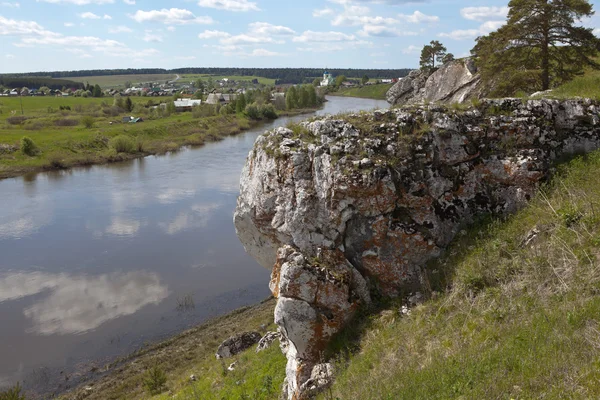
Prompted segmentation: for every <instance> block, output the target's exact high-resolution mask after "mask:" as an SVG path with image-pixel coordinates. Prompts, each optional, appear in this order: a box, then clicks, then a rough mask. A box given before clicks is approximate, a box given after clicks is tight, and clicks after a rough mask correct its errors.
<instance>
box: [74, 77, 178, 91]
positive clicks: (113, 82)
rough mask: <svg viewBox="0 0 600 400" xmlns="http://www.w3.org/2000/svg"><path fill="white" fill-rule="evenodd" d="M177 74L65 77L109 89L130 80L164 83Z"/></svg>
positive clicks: (136, 83)
mask: <svg viewBox="0 0 600 400" xmlns="http://www.w3.org/2000/svg"><path fill="white" fill-rule="evenodd" d="M176 77H177V76H176V75H175V74H138V75H102V76H74V77H67V78H64V79H68V80H71V81H75V82H82V83H90V84H91V85H95V84H98V85H100V86H101V87H102V88H105V89H110V88H117V87H125V83H126V82H131V84H132V85H134V86H135V85H139V84H140V83H144V82H158V83H165V82H166V81H172V80H174V79H175V78H176Z"/></svg>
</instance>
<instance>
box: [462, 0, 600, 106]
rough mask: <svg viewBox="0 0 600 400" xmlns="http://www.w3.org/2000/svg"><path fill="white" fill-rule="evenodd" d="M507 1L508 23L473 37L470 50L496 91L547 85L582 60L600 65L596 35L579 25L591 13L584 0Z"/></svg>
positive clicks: (567, 75) (578, 69) (579, 67)
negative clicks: (474, 39)
mask: <svg viewBox="0 0 600 400" xmlns="http://www.w3.org/2000/svg"><path fill="white" fill-rule="evenodd" d="M508 7H509V12H508V20H507V22H506V24H505V25H503V26H502V27H500V29H498V30H497V31H495V32H492V33H490V34H489V35H487V36H482V37H479V38H477V44H476V45H475V47H474V48H473V49H472V50H471V53H472V54H473V55H474V56H476V57H477V64H478V67H479V69H480V71H481V77H482V79H483V82H484V84H486V85H488V86H489V87H494V88H495V90H494V94H496V95H510V94H513V93H514V92H516V91H517V90H524V91H532V90H547V89H549V88H550V87H552V86H555V85H559V84H560V83H563V82H565V81H568V80H570V79H572V78H573V76H575V75H577V74H581V73H583V68H584V67H586V66H588V67H593V68H600V64H598V63H596V61H595V60H594V57H595V56H596V55H597V53H598V51H599V50H600V40H599V39H598V38H596V36H594V34H593V33H592V29H591V28H585V27H582V26H579V23H580V22H581V19H582V18H583V17H590V16H592V15H593V14H594V12H593V11H592V6H591V4H590V3H589V2H588V1H587V0H511V1H510V2H509V3H508Z"/></svg>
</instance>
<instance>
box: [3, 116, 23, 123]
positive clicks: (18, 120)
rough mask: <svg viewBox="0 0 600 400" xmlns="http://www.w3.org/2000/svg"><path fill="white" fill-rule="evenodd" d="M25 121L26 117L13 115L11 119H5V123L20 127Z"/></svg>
mask: <svg viewBox="0 0 600 400" xmlns="http://www.w3.org/2000/svg"><path fill="white" fill-rule="evenodd" d="M26 120H27V117H26V116H24V115H13V116H12V117H8V118H6V122H8V123H9V124H11V125H21V124H22V123H23V122H25V121H26Z"/></svg>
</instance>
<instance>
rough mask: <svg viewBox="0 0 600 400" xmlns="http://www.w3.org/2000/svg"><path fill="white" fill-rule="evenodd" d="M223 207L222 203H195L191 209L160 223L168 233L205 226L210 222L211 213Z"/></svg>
mask: <svg viewBox="0 0 600 400" xmlns="http://www.w3.org/2000/svg"><path fill="white" fill-rule="evenodd" d="M219 208H221V205H220V204H217V203H212V204H194V205H193V206H192V207H191V210H190V211H183V212H181V213H179V214H178V215H177V216H176V217H175V219H173V220H172V221H171V222H168V223H163V222H161V223H159V224H158V225H159V226H160V227H161V228H162V230H163V231H164V232H165V233H166V234H168V235H174V234H176V233H179V232H182V231H185V230H189V229H198V228H204V227H206V226H207V224H208V220H209V219H210V217H211V213H213V212H214V211H216V210H218V209H219Z"/></svg>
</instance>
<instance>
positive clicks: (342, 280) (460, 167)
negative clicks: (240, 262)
mask: <svg viewBox="0 0 600 400" xmlns="http://www.w3.org/2000/svg"><path fill="white" fill-rule="evenodd" d="M598 111H599V108H598V105H597V104H596V103H595V102H593V101H590V100H573V101H557V100H530V101H527V102H522V101H521V100H518V99H502V100H483V101H482V102H481V105H480V106H479V107H478V108H471V109H469V110H467V111H461V112H457V111H452V110H449V109H448V108H446V107H442V106H414V107H412V108H400V109H394V110H381V111H374V112H371V113H361V114H350V115H346V116H344V117H343V118H338V117H327V118H323V119H318V120H314V121H309V122H304V123H302V124H301V126H300V127H296V128H294V130H291V129H286V128H278V129H276V130H273V131H270V132H267V133H266V134H265V135H263V136H261V137H260V138H259V139H257V141H256V143H255V146H254V149H253V150H252V151H251V153H250V155H249V157H248V160H247V163H246V166H245V167H244V170H243V172H242V177H241V184H240V188H241V192H240V197H239V199H238V206H237V209H236V212H235V216H234V222H235V226H236V230H237V234H238V236H239V238H240V240H241V241H242V243H243V244H244V247H245V248H246V250H247V251H248V252H249V253H250V254H251V255H252V256H253V257H254V258H256V260H257V261H258V262H259V263H261V264H262V265H263V266H264V267H266V268H269V269H271V270H272V273H271V281H270V289H271V291H272V293H273V294H274V295H275V296H276V297H277V298H278V302H277V306H276V309H275V322H276V323H277V325H278V326H279V329H280V331H281V333H282V341H283V343H284V345H283V348H284V350H285V353H286V357H287V359H288V364H287V368H286V377H287V378H286V383H285V390H284V392H285V394H286V397H287V398H288V399H301V398H304V396H306V395H307V394H306V393H304V390H305V389H303V388H306V387H308V386H311V385H305V384H306V382H308V381H309V380H310V379H311V374H312V372H313V369H314V368H315V367H316V366H317V365H318V364H320V363H322V362H323V361H324V360H322V357H323V352H324V350H325V348H326V346H327V344H328V343H329V341H330V339H331V337H332V336H333V335H334V334H335V333H337V332H339V331H340V330H341V329H342V328H343V327H344V326H345V325H346V324H347V323H348V322H349V321H350V320H351V318H352V317H353V316H354V315H355V313H356V311H357V310H358V309H359V308H360V307H361V306H363V305H367V304H369V303H370V298H371V294H372V293H373V291H374V290H376V291H377V294H378V295H380V294H381V295H385V296H396V295H398V294H399V293H401V292H403V291H404V292H407V291H408V292H411V291H416V290H418V289H419V288H421V287H422V280H423V274H422V269H423V268H424V266H425V265H426V263H427V261H429V260H430V259H432V258H434V257H437V256H438V255H439V254H440V253H441V252H442V251H443V250H444V248H445V247H446V246H447V245H448V244H449V243H450V241H451V240H452V239H453V238H454V236H455V235H456V234H457V232H459V231H460V229H462V227H463V226H464V225H466V224H468V223H470V222H471V221H473V219H474V218H475V217H476V216H478V215H480V214H495V215H503V214H507V213H512V212H514V211H516V210H517V209H519V208H520V207H522V206H523V205H524V204H525V203H526V202H527V201H528V200H529V199H530V198H531V197H532V196H534V195H535V193H536V190H537V188H538V185H539V183H540V182H542V181H543V180H545V179H546V178H547V177H548V176H549V173H550V171H551V167H552V165H553V160H556V159H558V158H561V157H565V156H569V155H573V154H577V153H585V152H588V151H591V150H594V149H596V148H598V147H599V146H600V135H599V134H600V120H599V118H598ZM313 378H314V377H313ZM311 387H312V386H311Z"/></svg>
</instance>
